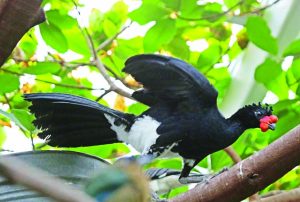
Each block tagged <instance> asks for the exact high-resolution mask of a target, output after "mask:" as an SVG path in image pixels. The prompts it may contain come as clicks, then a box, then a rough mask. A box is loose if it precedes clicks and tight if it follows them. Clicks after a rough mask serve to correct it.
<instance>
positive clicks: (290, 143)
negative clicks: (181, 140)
mask: <svg viewBox="0 0 300 202" xmlns="http://www.w3.org/2000/svg"><path fill="white" fill-rule="evenodd" d="M299 145H300V125H299V126H297V127H296V128H294V129H293V130H291V131H289V132H288V133H287V134H286V135H284V136H282V137H280V138H279V139H278V140H276V141H275V142H273V143H272V144H270V145H269V146H268V147H266V148H265V149H263V150H261V151H259V152H258V153H255V154H254V155H252V156H250V157H248V158H247V159H245V160H243V161H241V162H239V163H238V164H236V165H234V166H233V167H232V168H231V169H229V170H228V171H225V172H223V173H221V174H220V175H218V176H216V177H214V178H212V179H211V180H210V181H209V183H206V184H200V185H198V186H197V187H195V188H194V189H191V190H190V191H188V192H186V193H185V194H182V195H180V196H178V197H176V198H174V199H173V200H171V201H172V202H180V201H190V202H194V201H195V202H196V201H197V202H199V201H205V202H209V201H224V202H226V201H241V200H243V199H245V198H246V197H248V196H250V195H252V194H254V193H255V192H257V191H259V190H262V189H263V188H265V187H266V186H268V185H269V184H271V183H273V182H274V181H276V180H277V179H279V178H280V177H282V176H283V175H284V174H286V173H287V172H288V171H290V170H291V169H293V168H294V167H295V166H297V165H299V163H300V158H299V156H300V149H299Z"/></svg>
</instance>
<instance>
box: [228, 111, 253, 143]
mask: <svg viewBox="0 0 300 202" xmlns="http://www.w3.org/2000/svg"><path fill="white" fill-rule="evenodd" d="M226 122H227V132H228V135H229V136H230V139H232V141H235V140H237V139H238V138H239V137H240V136H241V135H242V133H243V132H244V131H245V130H246V129H248V127H247V126H246V124H245V123H244V122H245V120H244V119H243V116H241V113H240V111H238V112H236V113H235V114H233V115H232V116H231V117H229V118H228V119H226Z"/></svg>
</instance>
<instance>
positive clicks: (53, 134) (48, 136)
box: [24, 54, 277, 183]
mask: <svg viewBox="0 0 300 202" xmlns="http://www.w3.org/2000/svg"><path fill="white" fill-rule="evenodd" d="M123 71H124V72H126V73H128V74H131V75H132V76H133V77H134V78H135V79H136V80H137V81H138V82H140V83H141V84H142V85H143V88H142V89H140V90H137V91H135V92H134V93H133V94H132V97H133V98H134V99H136V100H137V101H139V102H141V103H143V104H145V105H148V106H149V109H148V110H146V111H145V112H143V113H142V114H141V115H139V116H134V115H132V114H127V113H123V112H119V111H116V110H113V109H110V108H107V107H105V106H103V105H101V104H99V103H97V102H94V101H91V100H88V99H85V98H82V97H78V96H73V95H67V94H59V93H36V94H26V95H24V97H25V99H26V100H28V101H31V102H32V105H31V106H30V110H31V112H32V113H34V114H35V116H36V120H35V121H34V122H33V123H34V124H35V126H37V127H38V128H40V129H42V130H43V131H42V132H41V133H39V135H38V136H39V137H40V138H42V139H45V140H47V142H48V144H49V145H51V146H58V147H79V146H91V145H102V144H110V143H116V142H125V143H128V144H130V145H132V146H133V147H134V148H135V149H136V150H138V151H139V152H141V153H142V154H143V155H151V156H152V157H154V158H155V157H168V156H169V157H170V156H176V155H179V156H181V157H182V158H183V164H184V166H183V169H182V171H181V175H180V178H179V180H180V182H181V183H189V182H195V181H197V180H196V179H194V178H193V177H192V176H189V173H190V171H191V169H192V168H193V167H195V166H196V165H197V164H198V163H199V162H200V161H201V160H202V159H203V158H205V157H206V156H207V155H208V154H211V153H213V152H215V151H218V150H221V149H223V148H225V147H227V146H229V145H231V144H232V143H234V142H235V141H236V140H237V139H238V138H239V136H240V135H241V134H242V133H243V132H244V131H245V130H246V129H248V128H261V130H262V131H267V130H268V129H271V130H274V129H275V123H276V121H277V117H276V116H274V115H272V108H271V107H269V106H262V105H261V104H258V105H257V104H252V105H247V106H245V107H243V108H241V109H239V110H238V111H237V112H236V113H235V114H233V115H232V116H231V117H229V118H227V119H226V118H224V117H223V116H222V114H221V113H220V111H219V110H218V108H217V103H216V100H217V96H218V93H217V91H216V89H215V88H214V87H213V86H212V85H211V84H210V83H209V82H208V80H207V79H206V78H205V77H204V76H203V75H202V74H201V73H199V72H198V71H197V70H196V69H195V68H194V67H193V66H191V65H189V64H187V63H186V62H184V61H182V60H179V59H175V58H172V57H167V56H162V55H154V54H146V55H137V56H133V57H131V58H129V59H128V60H127V61H126V63H125V67H124V69H123Z"/></svg>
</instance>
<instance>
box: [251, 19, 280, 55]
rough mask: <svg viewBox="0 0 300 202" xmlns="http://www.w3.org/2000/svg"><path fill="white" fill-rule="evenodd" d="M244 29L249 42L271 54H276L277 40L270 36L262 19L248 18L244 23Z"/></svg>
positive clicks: (269, 31)
mask: <svg viewBox="0 0 300 202" xmlns="http://www.w3.org/2000/svg"><path fill="white" fill-rule="evenodd" d="M246 28H247V33H248V37H249V40H250V41H251V42H253V43H254V44H255V45H256V46H257V47H259V48H261V49H263V50H265V51H267V52H269V53H271V54H274V55H275V54H277V52H278V45H277V40H276V39H275V38H274V37H273V36H272V34H271V30H270V28H269V27H268V25H267V23H266V21H265V20H264V19H263V18H262V17H260V16H251V17H249V18H248V20H247V22H246Z"/></svg>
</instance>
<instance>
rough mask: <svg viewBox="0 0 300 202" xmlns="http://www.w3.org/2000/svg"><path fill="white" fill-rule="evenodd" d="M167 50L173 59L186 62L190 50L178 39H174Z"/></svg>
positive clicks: (183, 41) (182, 40)
mask: <svg viewBox="0 0 300 202" xmlns="http://www.w3.org/2000/svg"><path fill="white" fill-rule="evenodd" d="M167 49H168V50H169V51H170V52H171V53H172V55H174V56H175V57H179V58H182V59H185V60H188V59H189V57H190V48H189V46H188V45H187V44H186V41H185V40H184V39H182V38H179V37H174V38H173V40H172V41H171V42H170V43H169V44H168V45H167Z"/></svg>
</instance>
